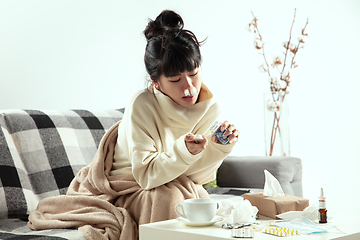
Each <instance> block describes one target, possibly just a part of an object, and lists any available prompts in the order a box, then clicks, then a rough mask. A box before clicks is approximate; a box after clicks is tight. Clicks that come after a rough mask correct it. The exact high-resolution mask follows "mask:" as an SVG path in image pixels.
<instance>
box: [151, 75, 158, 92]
mask: <svg viewBox="0 0 360 240" xmlns="http://www.w3.org/2000/svg"><path fill="white" fill-rule="evenodd" d="M151 80H152V81H153V84H154V86H155V88H156V89H157V90H160V87H159V82H158V81H157V80H156V79H155V78H153V77H151Z"/></svg>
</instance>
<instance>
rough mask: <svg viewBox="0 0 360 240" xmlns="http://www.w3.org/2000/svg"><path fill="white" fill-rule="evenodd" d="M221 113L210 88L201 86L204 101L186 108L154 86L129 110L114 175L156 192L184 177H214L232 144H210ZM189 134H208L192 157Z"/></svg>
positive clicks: (199, 179) (204, 180)
mask: <svg viewBox="0 0 360 240" xmlns="http://www.w3.org/2000/svg"><path fill="white" fill-rule="evenodd" d="M219 114H220V109H219V105H218V104H217V103H216V102H215V100H214V98H213V96H212V94H211V92H210V91H209V89H208V88H207V87H206V86H205V85H204V84H202V86H201V90H200V95H199V101H198V103H196V104H195V105H193V106H191V107H188V108H184V107H182V106H180V105H178V104H177V103H175V102H174V101H173V100H172V99H171V98H169V97H168V96H166V95H164V94H163V93H162V92H160V91H158V90H156V89H155V88H150V89H145V90H142V91H140V92H138V93H137V94H136V95H135V97H134V98H133V99H132V101H130V103H129V105H128V106H127V108H126V109H125V114H124V116H123V119H122V121H121V123H120V126H119V135H118V139H117V144H116V145H115V153H114V162H113V167H112V170H111V171H110V175H119V174H124V173H132V174H133V175H134V178H135V180H136V181H137V182H138V184H139V185H140V186H141V187H142V188H143V189H151V188H155V187H157V186H160V185H163V184H165V183H167V182H170V181H172V180H174V179H175V178H177V177H178V176H180V175H181V174H185V175H186V176H188V177H189V178H190V179H191V180H192V181H194V182H195V183H197V184H203V183H207V182H209V181H211V180H214V179H215V177H216V176H215V171H216V169H217V168H218V167H219V166H220V164H221V163H222V160H223V159H224V158H225V157H226V156H227V155H228V154H229V153H230V152H231V150H232V148H233V147H234V145H235V144H234V143H233V144H229V145H222V144H218V143H214V142H212V141H211V139H210V138H211V134H210V131H209V128H210V126H211V125H212V123H213V122H214V121H215V120H216V119H217V118H218V116H219ZM188 133H193V134H204V135H205V136H206V138H207V139H208V140H209V145H208V147H207V148H206V149H205V150H204V151H202V152H201V153H199V154H197V155H192V154H191V153H190V152H189V151H188V149H187V147H186V145H185V141H184V138H185V135H186V134H188Z"/></svg>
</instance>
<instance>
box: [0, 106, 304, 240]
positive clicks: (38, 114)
mask: <svg viewBox="0 0 360 240" xmlns="http://www.w3.org/2000/svg"><path fill="white" fill-rule="evenodd" d="M123 113H124V109H110V110H85V109H82V110H19V109H17V110H2V111H0V126H1V128H0V203H1V204H0V239H11V238H14V239H78V240H84V239H85V238H84V237H83V236H82V235H81V233H80V232H78V231H77V230H76V229H53V230H46V231H32V230H31V229H29V228H28V226H27V217H28V214H29V213H30V212H32V211H33V210H35V208H36V206H37V204H38V202H39V201H40V200H41V199H43V198H47V197H51V196H58V195H62V194H66V191H67V188H68V186H69V184H70V182H71V180H72V179H73V178H74V176H75V175H76V174H77V172H78V171H79V170H80V169H81V168H82V167H84V166H86V165H88V164H89V163H90V162H91V161H92V159H93V156H94V155H95V152H96V150H97V147H98V145H99V143H100V140H101V138H102V136H103V135H104V133H105V132H106V131H107V130H108V129H109V128H110V127H111V126H112V125H113V124H115V123H116V122H118V121H119V120H121V119H122V116H123ZM264 169H267V170H268V171H269V172H271V173H272V174H273V175H274V176H275V177H276V178H277V179H278V180H279V182H280V184H281V186H282V187H283V189H284V192H285V193H286V194H290V195H295V196H300V197H301V196H302V166H301V159H299V158H295V157H261V156H258V157H257V156H251V157H244V156H243V157H237V156H229V157H227V158H226V159H224V162H223V164H222V165H221V166H220V168H219V169H218V171H217V179H216V182H215V184H214V185H213V186H215V187H213V188H208V189H207V190H208V192H209V193H210V197H214V198H215V197H216V196H219V195H220V196H221V195H222V196H225V195H226V196H229V195H232V194H234V195H241V194H242V193H243V192H242V190H246V191H248V190H251V191H261V189H262V188H263V187H264V181H265V178H264V172H263V171H264ZM239 193H240V194H239ZM19 235H20V236H19ZM45 237H46V238H45Z"/></svg>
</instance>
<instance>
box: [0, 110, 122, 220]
mask: <svg viewBox="0 0 360 240" xmlns="http://www.w3.org/2000/svg"><path fill="white" fill-rule="evenodd" d="M123 112H124V109H119V110H108V111H92V112H90V111H87V110H65V111H38V110H6V111H3V112H2V113H0V125H1V129H0V202H1V203H2V204H1V205H0V218H4V217H5V218H6V217H8V218H13V217H18V218H21V217H25V216H26V215H27V214H29V213H30V212H31V211H33V210H35V208H36V206H37V204H38V202H39V201H40V200H41V199H43V198H46V197H50V196H58V195H60V194H65V193H66V191H67V188H68V186H69V184H70V182H71V181H72V179H73V178H74V176H75V175H76V173H77V172H78V171H79V170H80V169H81V168H82V167H84V166H86V165H87V164H89V163H90V162H91V161H92V159H93V157H94V155H95V152H96V150H97V147H98V145H99V143H100V140H101V138H102V136H103V135H104V134H105V132H106V131H107V130H108V129H109V128H110V127H111V126H112V125H113V124H115V123H116V122H118V121H119V120H121V119H122V116H123ZM3 203H5V204H3Z"/></svg>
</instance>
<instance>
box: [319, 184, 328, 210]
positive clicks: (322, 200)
mask: <svg viewBox="0 0 360 240" xmlns="http://www.w3.org/2000/svg"><path fill="white" fill-rule="evenodd" d="M325 198H326V197H325V196H324V189H323V188H321V189H320V197H319V208H320V209H325V208H326V205H325Z"/></svg>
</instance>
